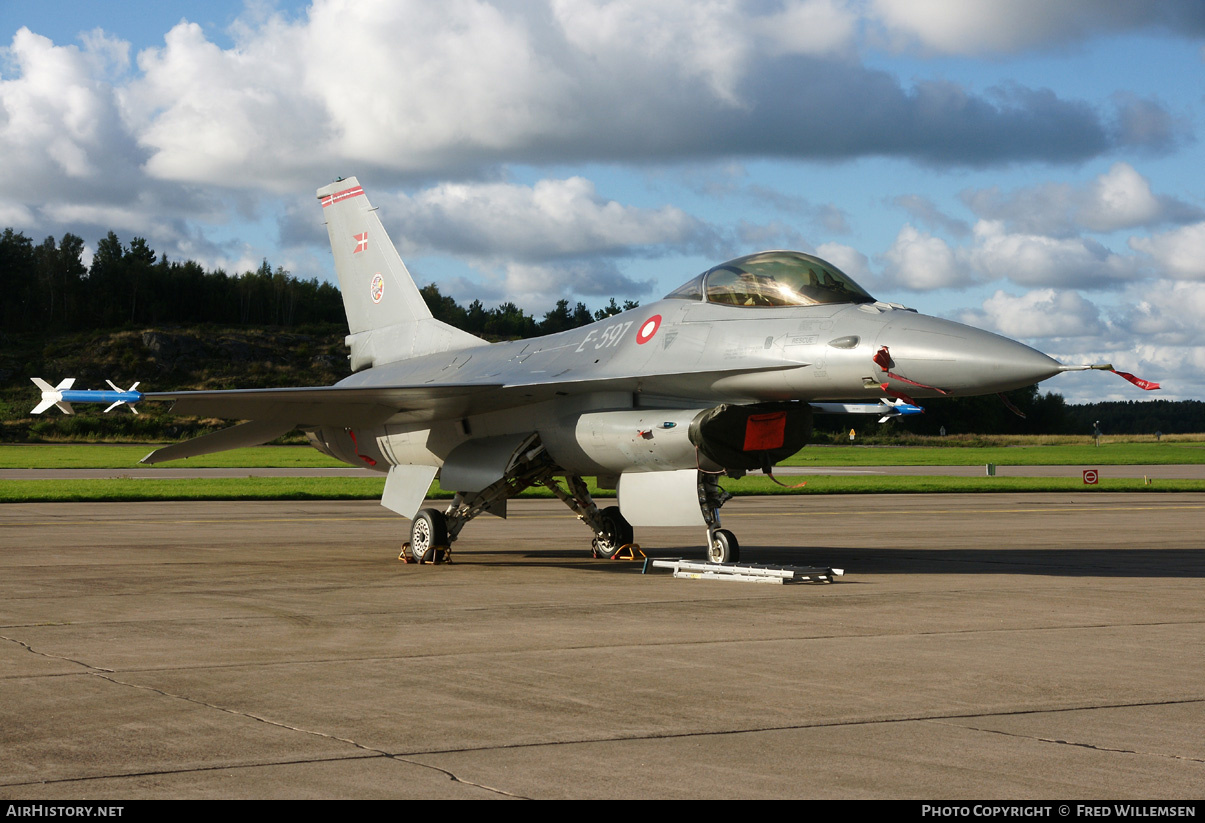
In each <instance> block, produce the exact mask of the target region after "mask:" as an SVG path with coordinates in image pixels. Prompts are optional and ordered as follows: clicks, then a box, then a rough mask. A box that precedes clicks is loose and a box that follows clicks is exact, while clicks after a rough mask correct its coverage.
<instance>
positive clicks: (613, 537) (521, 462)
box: [401, 439, 740, 563]
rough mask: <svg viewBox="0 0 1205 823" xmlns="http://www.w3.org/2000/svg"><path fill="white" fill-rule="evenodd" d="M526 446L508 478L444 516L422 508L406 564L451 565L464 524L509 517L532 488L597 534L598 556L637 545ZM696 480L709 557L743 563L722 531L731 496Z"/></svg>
mask: <svg viewBox="0 0 1205 823" xmlns="http://www.w3.org/2000/svg"><path fill="white" fill-rule="evenodd" d="M527 445H528V448H522V449H519V450H518V451H517V452H516V456H515V458H514V459H513V460H512V463H511V465H510V466H509V467H508V468H507V471H506V474H505V475H504V476H503V477H502V478H500V479H499V480H497V481H495V482H494V483H492V484H490V485H489V486H487V487H486V488H484V489H482V490H481V491H478V492H457V493H456V496H455V497H454V498H453V499H452V503H451V504H450V505H449V506H448V508H447V510H445V511H442V512H441V511H439V510H438V509H420V510H419V511H418V512H417V513H416V514H415V515H414V519H413V520H412V521H411V523H410V540H409V542H408V543H406V544H404V545H403V547H402V557H401V559H403V560H405V561H406V562H408V563H443V562H450V561H451V545H452V543H453V542H455V540H456V538H457V536H459V534H460V530H461V529H463V528H464V526H465V524H466V523H468V522H469V521H470V520H472V519H473V518H474V517H476V516H477V515H479V514H482V513H487V512H488V513H490V514H496V515H499V516H501V517H505V516H506V501H507V500H509V499H510V498H512V497H514V496H516V495H517V494H519V493H520V492H522V491H524V490H525V489H528V488H531V487H532V486H544V487H545V488H547V489H548V490H549V491H551V492H552V493H553V494H554V495H556V496H557V497H558V498H559V499H560V500H561V502H563V503H564V504H565V505H566V506H568V507H569V508H570V509H572V510H573V512H574V513H575V514H577V516H578V519H579V520H581V521H582V522H583V523H585V524H586V525H587V526H589V527H590V530H591V531H593V532H594V537H593V539H592V540H591V541H590V549H591V553H592V554H593V555H594V556H595V557H606V558H612V557H615V556H616V555H617V554H618V553H619V552H620V550H621V549H623V548H624V547H626V546H631V545H632V544H633V542H634V533H633V529H632V524H631V523H629V522H628V521H627V520H626V519H625V518H624V516H623V515H622V514H621V513H620V511H619V507H618V506H607V507H606V508H603V509H600V508H599V507H598V505H597V504H596V503H595V502H594V499H593V498H592V497H591V496H590V491H589V489H588V488H587V486H586V482H585V481H584V480H583V479H582V478H581V477H580V476H579V475H574V474H568V475H567V474H564V473H563V471H562V470H560V469H559V467H558V466H557V465H556V464H555V463H553V462H552V459H551V458H550V457H549V456H548V453H547V452H546V451H545V450H544V447H543V445H541V444H540V443H539V441H538V440H535V439H533V440H532V441H531V442H529V443H528V444H527ZM561 477H563V478H564V481H563V484H562V482H561V480H560V478H561ZM698 478H699V479H698V492H699V508H700V510H701V511H702V513H703V520H704V522H705V523H706V525H707V559H708V560H710V561H711V562H713V563H735V562H737V561H738V560H739V559H740V545H739V544H738V543H737V540H736V535H734V534H733V533H732V532H730V531H729V530H727V529H722V528H720V507H721V506H723V505H724V503H726V502H727V501H728V500H730V499H731V498H732V495H731V494H729V493H728V492H726V491H724V490H723V489H721V488H720V486H719V483H718V482H717V480H716V476H715V475H713V474H708V473H706V472H699V475H698Z"/></svg>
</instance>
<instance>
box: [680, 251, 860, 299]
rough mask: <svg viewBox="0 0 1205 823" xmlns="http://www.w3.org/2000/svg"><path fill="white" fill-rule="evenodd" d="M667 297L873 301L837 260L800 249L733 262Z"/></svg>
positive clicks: (706, 273) (700, 276) (720, 266)
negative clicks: (814, 255)
mask: <svg viewBox="0 0 1205 823" xmlns="http://www.w3.org/2000/svg"><path fill="white" fill-rule="evenodd" d="M665 297H666V299H667V300H669V299H677V300H706V301H707V302H708V303H719V304H721V305H726V306H740V307H742V308H777V307H781V306H817V305H821V304H825V303H873V302H874V298H873V297H871V296H870V295H869V294H867V293H866V290H865V289H863V288H862V287H861V286H859V285H858V284H857V283H855V282H854V280H853V278H852V277H850V276H849V275H847V274H846V273H845V272H843V271H841V270H840V269H838V268H837V267H836V266H834V265H833V264H832V263H829V262H827V261H824V260H821V259H820V258H819V257H813V256H812V255H810V254H804V253H803V252H798V251H763V252H758V253H757V254H749V255H746V256H744V257H738V258H736V259H735V260H729V261H728V262H727V263H721V264H720V265H718V266H715V267H714V268H710V269H708V270H707V271H705V272H703V273H702V274H700V275H699V276H698V277H696V278H695V279H693V280H691V281H690V282H689V283H686V284H685V285H683V286H680V287H679V288H676V289H674V290H673V291H672V292H670V293H669V294H667V295H666V296H665Z"/></svg>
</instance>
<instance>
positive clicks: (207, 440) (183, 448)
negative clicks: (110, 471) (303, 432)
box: [138, 420, 294, 464]
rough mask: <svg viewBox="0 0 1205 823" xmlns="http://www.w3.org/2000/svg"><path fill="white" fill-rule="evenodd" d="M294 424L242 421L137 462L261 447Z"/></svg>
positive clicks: (154, 452)
mask: <svg viewBox="0 0 1205 823" xmlns="http://www.w3.org/2000/svg"><path fill="white" fill-rule="evenodd" d="M293 425H294V424H293V423H282V422H280V421H277V420H252V421H251V422H250V423H241V424H239V425H237V426H234V427H232V428H229V429H222V430H221V431H216V432H213V433H212V434H206V435H202V436H201V437H195V438H193V439H192V440H185V441H184V442H183V443H174V444H173V445H171V446H164V447H163V448H162V449H155V450H154V451H153V452H151V453H150V454H148V455H147V456H146V457H144V458H142V459H141V460H139V461H138V462H139V463H147V464H154V463H162V462H164V461H166V460H180V459H181V458H184V457H196V456H198V455H202V454H214V453H216V452H224V451H229V450H230V449H242V448H246V447H247V446H262V445H263V444H264V443H267V442H268V441H269V440H275V439H276V438H278V437H280V436H281V435H282V434H285V433H286V432H288V431H289V430H291V429H292V428H293Z"/></svg>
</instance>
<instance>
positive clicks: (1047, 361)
mask: <svg viewBox="0 0 1205 823" xmlns="http://www.w3.org/2000/svg"><path fill="white" fill-rule="evenodd" d="M901 315H902V316H900V317H897V318H893V319H892V320H891V321H890V322H888V323H887V324H886V325H885V326H883V328H882V331H880V333H879V336H878V338H877V340H876V344H877V345H878V346H887V348H888V350H889V351H890V353H891V359H892V360H893V361H894V362H895V366H893V367H892V368H891V369H890V371H891V372H892V373H893V374H897V375H899V376H900V377H906V378H907V379H908V380H912V381H915V382H917V383H923V384H925V385H926V386H934V387H937V388H939V389H944V390H946V391H947V392H948V393H950V394H954V395H976V394H993V393H995V392H1002V391H1008V390H1010V389H1019V388H1021V387H1022V386H1030V385H1032V384H1034V383H1038V382H1040V381H1042V380H1046V379H1047V378H1050V377H1053V376H1054V375H1056V374H1058V373H1059V372H1060V371H1061V367H1060V365H1059V362H1058V361H1057V360H1055V359H1054V358H1052V357H1048V356H1047V355H1045V354H1042V353H1041V352H1040V351H1038V350H1037V349H1031V348H1030V347H1029V346H1026V345H1024V344H1022V343H1018V342H1017V341H1016V340H1010V339H1008V338H1007V337H1001V336H1000V335H998V334H992V333H991V332H986V331H983V330H981V329H976V328H973V327H971V326H964V325H962V324H961V323H954V322H952V321H950V320H942V319H941V318H938V317H929V316H928V315H924V314H912V313H910V312H909V313H908V314H906V315H904V314H903V313H901ZM890 382H892V384H893V385H892V387H893V388H897V389H899V390H901V391H904V392H907V393H916V394H921V392H919V391H918V390H917V389H916V387H915V386H909V384H906V383H903V382H902V381H890ZM897 383H898V385H896V384H897Z"/></svg>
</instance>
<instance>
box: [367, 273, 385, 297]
mask: <svg viewBox="0 0 1205 823" xmlns="http://www.w3.org/2000/svg"><path fill="white" fill-rule="evenodd" d="M368 293H369V295H371V296H372V302H374V303H380V302H381V297H382V296H383V295H384V294H385V278H384V277H381V275H380V274H379V273H378V274H374V275H373V276H372V285H370V286H369V287H368Z"/></svg>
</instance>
